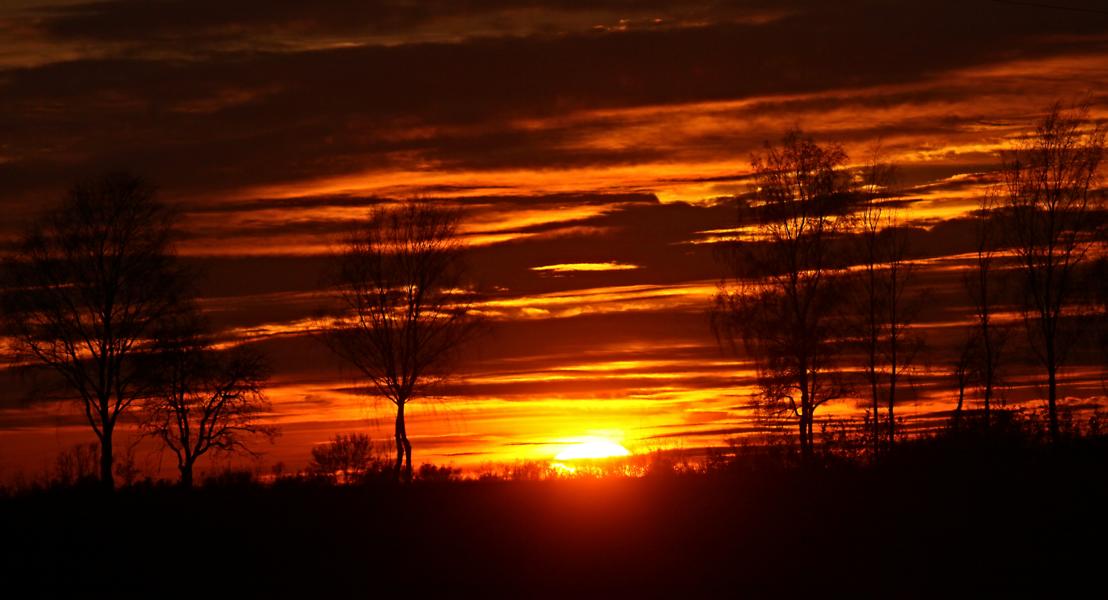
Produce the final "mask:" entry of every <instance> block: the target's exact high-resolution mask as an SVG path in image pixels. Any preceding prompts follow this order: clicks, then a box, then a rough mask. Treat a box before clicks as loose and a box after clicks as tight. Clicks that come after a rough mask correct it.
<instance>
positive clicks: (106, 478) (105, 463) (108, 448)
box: [100, 425, 115, 492]
mask: <svg viewBox="0 0 1108 600" xmlns="http://www.w3.org/2000/svg"><path fill="white" fill-rule="evenodd" d="M113 462H114V460H113V459H112V427H111V426H110V425H108V426H105V427H104V428H103V430H102V432H101V435H100V485H101V486H103V487H104V489H106V490H108V491H109V492H110V491H112V490H114V489H115V477H114V476H113V475H112V463H113Z"/></svg>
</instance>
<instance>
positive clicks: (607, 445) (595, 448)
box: [554, 439, 631, 460]
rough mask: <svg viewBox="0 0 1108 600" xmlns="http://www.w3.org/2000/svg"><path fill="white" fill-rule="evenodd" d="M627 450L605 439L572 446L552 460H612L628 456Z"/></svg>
mask: <svg viewBox="0 0 1108 600" xmlns="http://www.w3.org/2000/svg"><path fill="white" fill-rule="evenodd" d="M630 454H631V453H630V452H629V451H628V450H627V448H624V447H623V446H621V445H620V444H618V443H616V442H613V441H612V440H606V439H591V440H586V441H582V442H580V443H577V444H574V445H572V446H570V447H568V448H566V449H565V450H562V451H561V452H559V453H558V455H557V456H555V457H554V458H555V459H557V460H577V459H582V458H612V457H615V456H630Z"/></svg>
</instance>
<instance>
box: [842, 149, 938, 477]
mask: <svg viewBox="0 0 1108 600" xmlns="http://www.w3.org/2000/svg"><path fill="white" fill-rule="evenodd" d="M895 178H896V175H895V168H894V167H893V166H892V165H890V164H888V163H885V162H883V161H882V159H881V150H880V148H879V147H876V148H875V149H874V150H873V153H872V156H871V160H870V162H869V164H868V165H867V166H866V167H865V169H863V170H862V173H861V179H862V189H861V190H859V191H860V193H861V196H862V199H863V202H864V204H863V206H862V208H861V210H860V211H859V214H858V217H857V221H858V223H857V224H858V230H859V232H858V241H859V244H860V246H861V269H859V277H858V279H857V280H858V282H859V284H860V285H859V288H860V290H861V293H862V301H861V303H860V305H861V308H862V310H861V311H859V312H860V316H861V317H862V318H861V322H862V323H861V325H862V327H861V330H862V331H863V334H862V338H863V343H862V346H863V347H864V349H865V358H866V363H865V376H866V382H867V383H868V384H869V388H870V402H871V406H872V414H873V422H872V424H871V425H872V431H871V432H870V435H871V436H872V440H871V444H872V445H871V452H872V454H873V455H874V456H876V455H877V453H878V448H879V446H880V438H881V435H880V418H879V417H878V415H879V414H880V404H881V403H882V401H883V402H884V404H885V407H886V423H887V428H886V435H887V439H886V442H887V445H888V447H889V448H890V449H891V448H892V447H893V443H894V440H895V436H896V414H895V407H896V401H897V386H898V385H899V383H900V381H901V378H902V377H904V375H905V373H906V372H907V371H908V369H909V368H910V366H911V364H912V361H913V360H914V359H915V357H916V354H917V353H918V351H919V348H920V346H921V345H922V339H921V338H920V337H919V336H918V335H915V334H913V332H912V330H911V325H912V320H913V319H914V317H915V314H916V312H917V310H918V307H919V302H918V300H919V299H918V296H909V295H908V290H909V288H910V285H911V282H912V279H913V275H914V274H915V267H914V265H913V264H912V263H911V262H909V261H908V260H907V254H908V238H907V235H906V234H905V231H904V228H903V227H902V226H901V222H900V215H899V211H898V210H897V209H896V208H895V207H891V206H887V201H888V199H889V198H890V197H891V196H892V195H893V194H894V191H893V189H892V187H893V184H894V182H895Z"/></svg>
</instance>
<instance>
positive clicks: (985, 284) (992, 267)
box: [963, 192, 1008, 428]
mask: <svg viewBox="0 0 1108 600" xmlns="http://www.w3.org/2000/svg"><path fill="white" fill-rule="evenodd" d="M996 204H997V202H996V194H994V193H992V192H990V193H987V194H985V195H984V196H983V197H982V199H981V204H980V206H979V207H978V210H977V212H976V214H975V215H974V219H975V222H974V225H975V242H976V256H975V262H974V265H973V268H971V269H970V270H969V271H967V272H966V274H965V277H964V278H963V283H964V284H965V288H966V291H967V292H968V293H969V297H970V307H971V309H972V310H973V317H974V325H973V328H974V330H975V331H974V332H973V334H972V335H971V336H970V337H971V339H972V340H973V341H974V344H975V346H976V347H975V349H974V352H973V354H972V358H973V364H972V365H971V367H970V368H971V370H972V371H973V373H974V379H975V380H976V381H977V384H978V387H979V388H980V390H981V400H982V407H983V408H984V426H985V428H988V427H989V426H990V423H991V419H992V406H993V401H994V396H995V394H996V388H997V385H998V384H999V380H1000V367H1001V361H1002V358H1003V356H1004V349H1005V346H1006V345H1007V341H1008V327H1007V326H1006V325H1004V324H1002V323H998V322H997V321H996V312H997V310H999V308H998V306H999V304H1000V302H1001V299H1002V298H1003V291H1004V289H1003V288H1004V285H1003V284H1004V280H1003V279H1001V278H999V277H998V273H997V270H996V259H997V256H996V255H997V252H998V250H999V249H1000V247H1001V238H1002V231H1001V228H1002V227H1003V224H1002V222H1001V220H1000V219H999V217H998V211H997V207H996Z"/></svg>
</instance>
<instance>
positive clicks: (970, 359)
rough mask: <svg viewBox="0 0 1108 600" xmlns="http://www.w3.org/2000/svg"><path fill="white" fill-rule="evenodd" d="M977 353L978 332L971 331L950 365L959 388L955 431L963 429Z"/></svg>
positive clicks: (955, 410) (953, 419)
mask: <svg viewBox="0 0 1108 600" xmlns="http://www.w3.org/2000/svg"><path fill="white" fill-rule="evenodd" d="M977 351H978V343H977V331H976V330H971V331H970V335H969V336H967V337H966V339H965V340H964V341H963V342H962V345H961V347H960V348H959V352H958V356H957V358H956V359H955V360H954V362H953V363H952V364H951V365H950V366H951V375H953V376H954V383H955V385H957V386H958V404H957V405H956V406H955V407H954V415H953V418H952V419H951V420H952V424H953V426H954V430H955V431H957V430H959V429H961V427H962V411H963V410H964V408H965V404H966V389H968V388H969V386H970V382H971V381H973V377H974V371H973V364H974V362H975V361H976V354H977Z"/></svg>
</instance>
